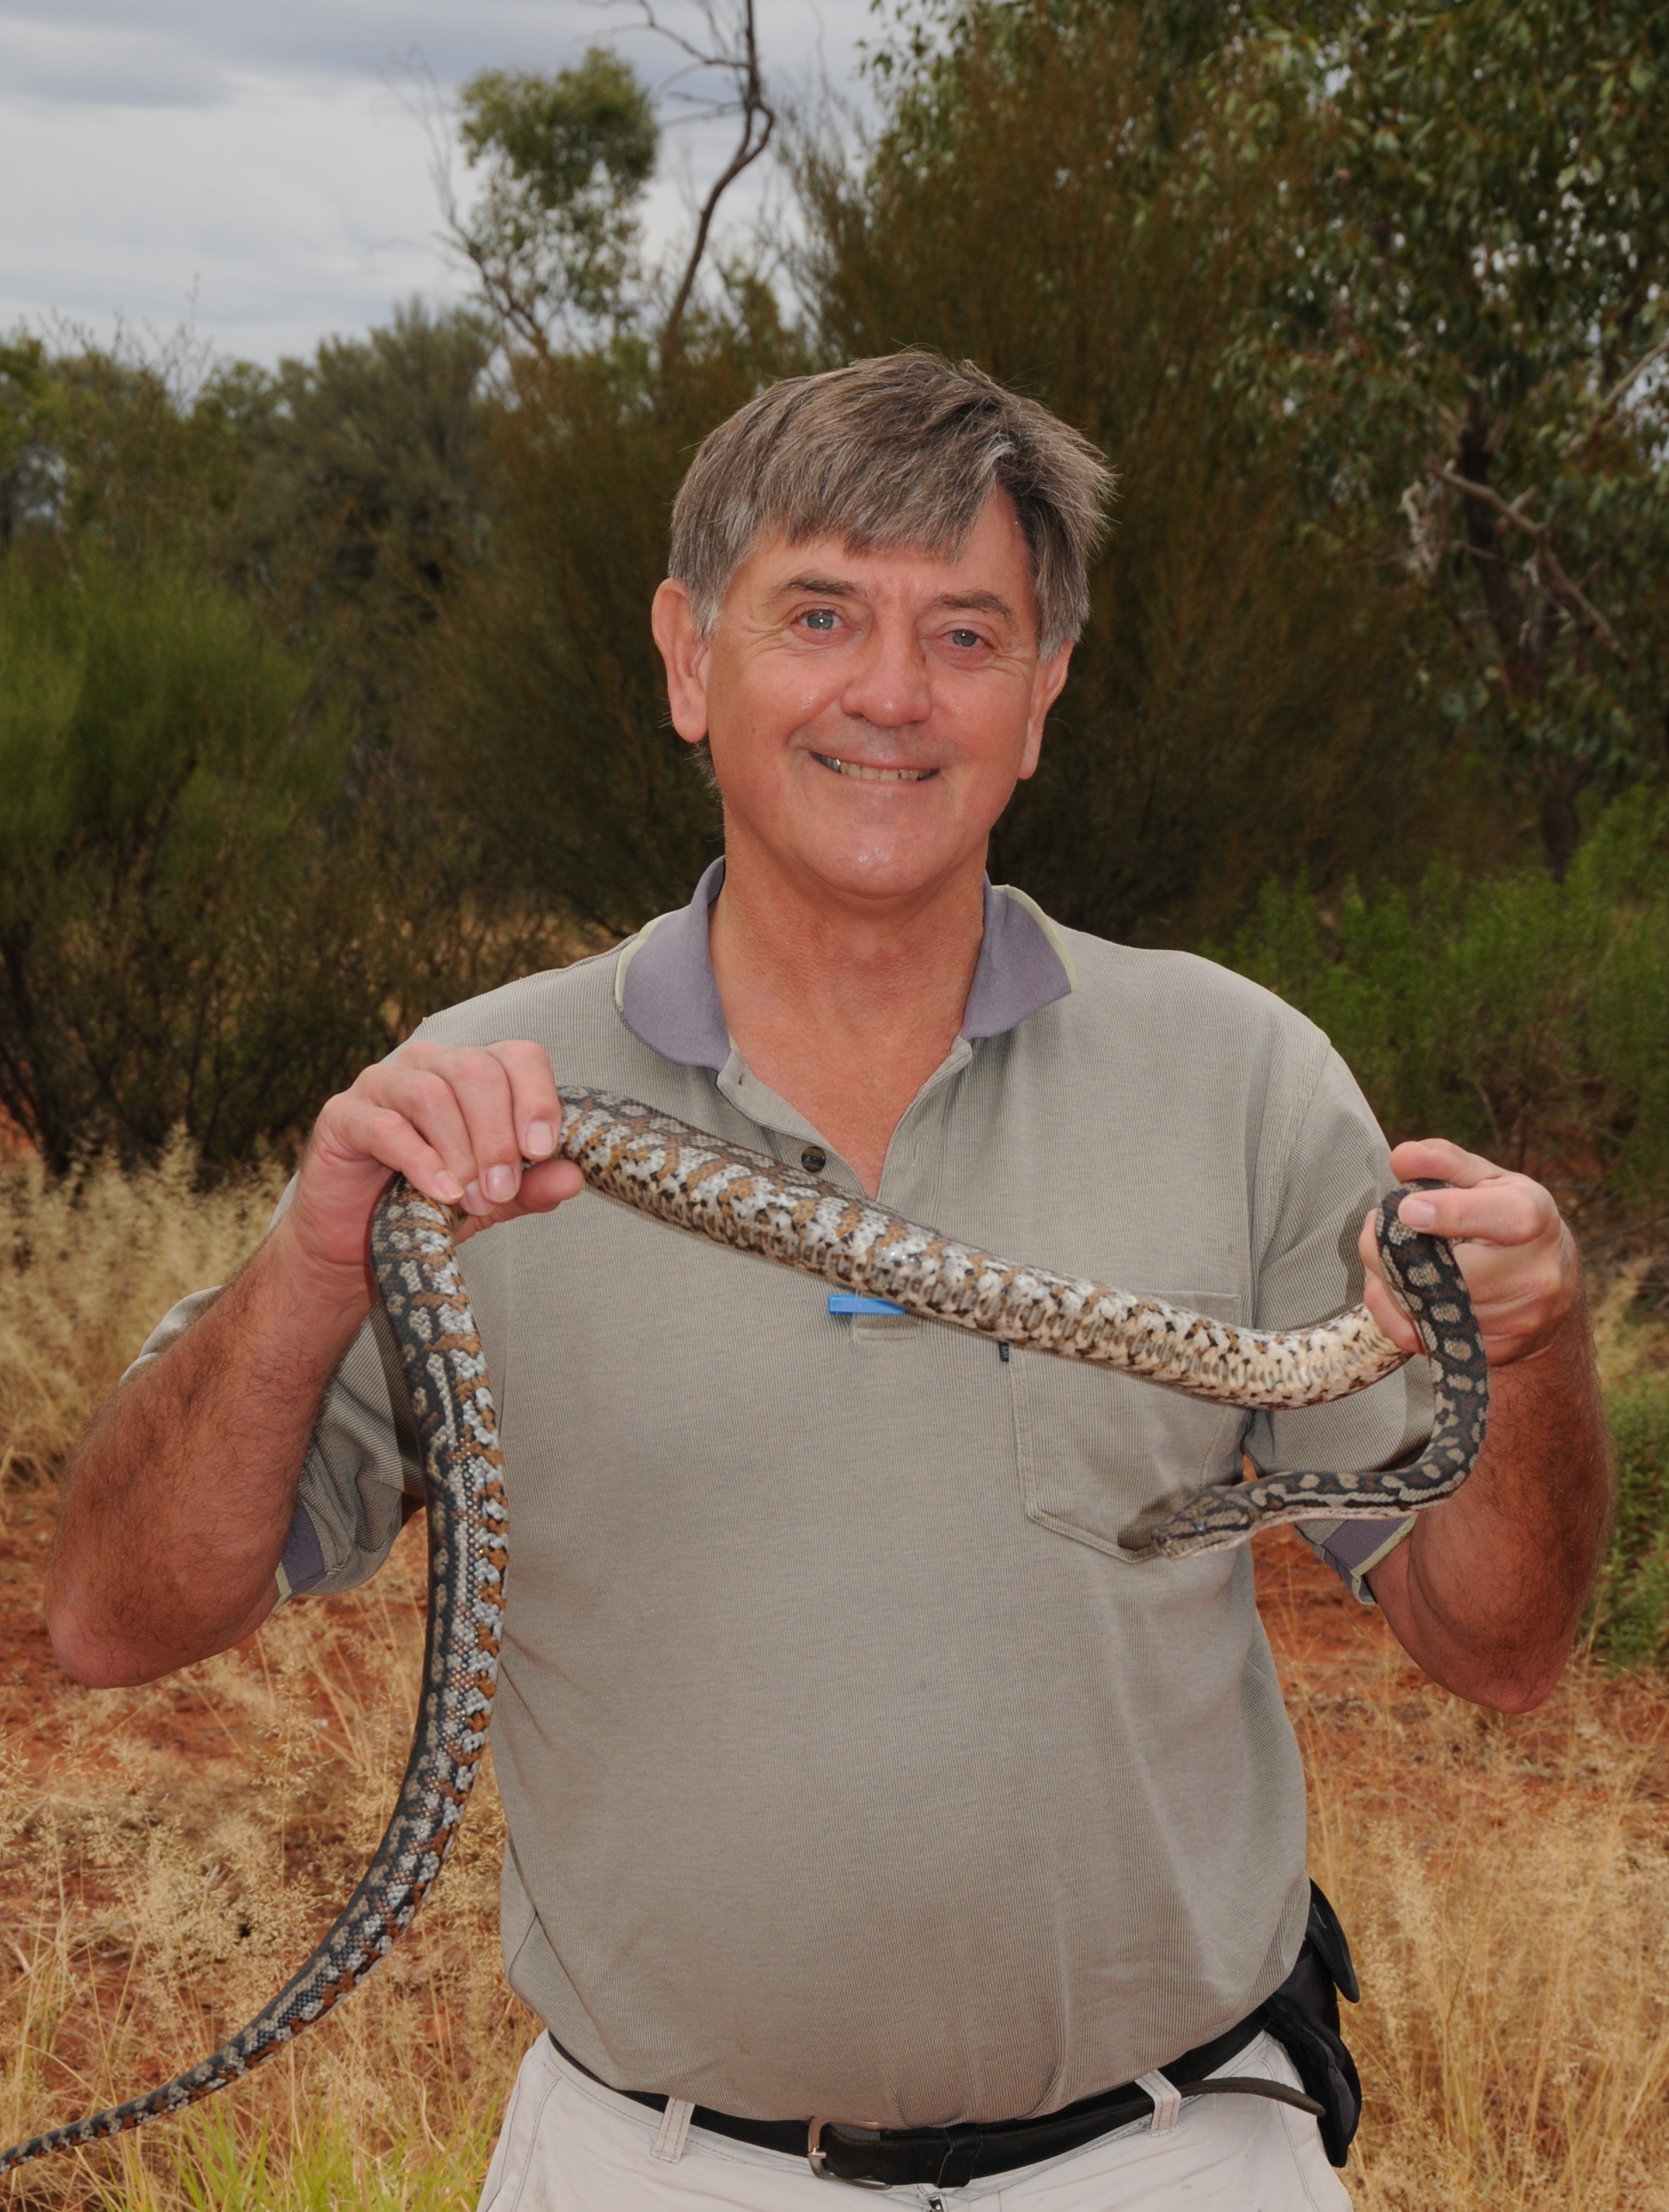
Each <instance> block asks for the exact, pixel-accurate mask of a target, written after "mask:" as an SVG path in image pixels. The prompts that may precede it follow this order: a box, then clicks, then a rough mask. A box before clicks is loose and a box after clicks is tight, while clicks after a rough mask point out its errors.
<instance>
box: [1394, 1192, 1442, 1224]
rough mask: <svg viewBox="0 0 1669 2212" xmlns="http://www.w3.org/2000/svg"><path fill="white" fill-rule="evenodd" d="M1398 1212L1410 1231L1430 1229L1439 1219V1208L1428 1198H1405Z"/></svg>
mask: <svg viewBox="0 0 1669 2212" xmlns="http://www.w3.org/2000/svg"><path fill="white" fill-rule="evenodd" d="M1398 1211H1399V1212H1400V1213H1401V1214H1402V1217H1403V1219H1404V1221H1405V1222H1406V1223H1407V1224H1408V1225H1409V1227H1410V1229H1429V1228H1430V1227H1431V1225H1432V1223H1433V1222H1434V1221H1435V1220H1436V1218H1437V1208H1436V1207H1435V1206H1434V1205H1433V1204H1432V1202H1431V1200H1429V1199H1428V1198H1405V1199H1404V1200H1403V1202H1402V1205H1401V1206H1400V1207H1399V1208H1398Z"/></svg>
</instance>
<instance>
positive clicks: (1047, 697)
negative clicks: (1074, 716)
mask: <svg viewBox="0 0 1669 2212" xmlns="http://www.w3.org/2000/svg"><path fill="white" fill-rule="evenodd" d="M1071 663H1072V640H1071V639H1070V638H1069V639H1068V640H1067V641H1066V643H1065V644H1064V645H1063V646H1060V647H1057V650H1056V651H1055V652H1053V653H1051V654H1050V656H1049V658H1048V659H1047V660H1040V661H1039V663H1038V668H1037V673H1036V674H1035V675H1034V676H1033V677H1032V710H1031V714H1030V716H1029V717H1028V719H1027V721H1026V750H1025V753H1024V754H1023V756H1022V757H1021V759H1020V781H1021V782H1022V783H1024V782H1025V781H1026V777H1027V776H1028V775H1036V774H1037V772H1038V757H1039V754H1040V753H1041V752H1042V750H1043V726H1044V724H1045V722H1046V721H1047V720H1049V709H1050V708H1051V707H1052V706H1053V705H1054V703H1055V702H1056V700H1057V699H1058V698H1059V697H1060V696H1061V686H1062V685H1063V684H1064V683H1065V682H1066V671H1067V670H1068V668H1069V667H1070V665H1071Z"/></svg>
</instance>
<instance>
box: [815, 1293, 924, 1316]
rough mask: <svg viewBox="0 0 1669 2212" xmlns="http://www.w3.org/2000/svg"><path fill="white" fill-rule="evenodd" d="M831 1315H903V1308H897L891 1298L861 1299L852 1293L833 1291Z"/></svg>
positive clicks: (830, 1294)
mask: <svg viewBox="0 0 1669 2212" xmlns="http://www.w3.org/2000/svg"><path fill="white" fill-rule="evenodd" d="M829 1311H830V1312H831V1314H888V1313H890V1314H901V1313H903V1312H904V1311H905V1308H904V1307H903V1306H895V1305H894V1304H893V1303H892V1299H891V1298H861V1297H857V1296H856V1293H855V1292H854V1291H831V1292H830V1293H829Z"/></svg>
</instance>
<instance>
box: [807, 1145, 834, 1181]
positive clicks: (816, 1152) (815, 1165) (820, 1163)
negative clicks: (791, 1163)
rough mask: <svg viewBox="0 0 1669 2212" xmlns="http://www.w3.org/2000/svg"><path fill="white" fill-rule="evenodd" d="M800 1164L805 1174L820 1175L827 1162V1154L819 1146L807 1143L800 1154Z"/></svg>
mask: <svg viewBox="0 0 1669 2212" xmlns="http://www.w3.org/2000/svg"><path fill="white" fill-rule="evenodd" d="M800 1164H801V1167H802V1168H804V1170H806V1173H807V1175H821V1174H822V1172H823V1170H824V1169H825V1167H827V1166H828V1164H829V1156H828V1154H827V1153H826V1152H824V1151H823V1150H822V1149H821V1148H820V1147H819V1146H816V1145H807V1147H806V1149H805V1151H804V1152H801V1155H800Z"/></svg>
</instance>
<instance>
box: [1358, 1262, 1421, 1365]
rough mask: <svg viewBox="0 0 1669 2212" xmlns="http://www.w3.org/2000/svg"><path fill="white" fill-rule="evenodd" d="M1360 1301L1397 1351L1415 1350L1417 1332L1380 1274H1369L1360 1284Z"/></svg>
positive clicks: (1418, 1344)
mask: <svg viewBox="0 0 1669 2212" xmlns="http://www.w3.org/2000/svg"><path fill="white" fill-rule="evenodd" d="M1362 1303H1363V1304H1364V1305H1365V1306H1366V1307H1367V1310H1368V1312H1369V1313H1371V1314H1372V1315H1373V1316H1374V1320H1375V1321H1376V1322H1378V1323H1379V1324H1380V1328H1382V1329H1383V1330H1384V1331H1385V1333H1386V1335H1387V1336H1388V1337H1389V1338H1390V1339H1391V1341H1392V1343H1393V1344H1394V1345H1395V1346H1396V1347H1397V1349H1398V1352H1417V1351H1418V1350H1419V1349H1420V1337H1419V1333H1418V1331H1417V1330H1416V1328H1415V1326H1414V1323H1413V1322H1411V1321H1410V1319H1409V1317H1408V1316H1407V1314H1405V1313H1404V1310H1403V1309H1402V1307H1401V1306H1400V1305H1399V1304H1398V1303H1397V1300H1396V1298H1395V1297H1394V1296H1393V1295H1392V1291H1391V1287H1390V1285H1389V1284H1387V1283H1386V1280H1385V1279H1384V1277H1383V1276H1381V1275H1376V1274H1370V1275H1369V1276H1368V1277H1367V1280H1366V1281H1365V1282H1364V1284H1363V1285H1362Z"/></svg>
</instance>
